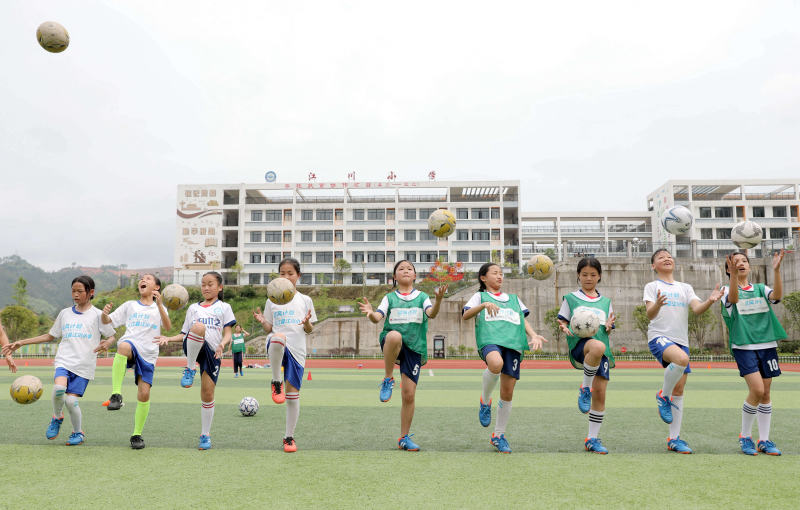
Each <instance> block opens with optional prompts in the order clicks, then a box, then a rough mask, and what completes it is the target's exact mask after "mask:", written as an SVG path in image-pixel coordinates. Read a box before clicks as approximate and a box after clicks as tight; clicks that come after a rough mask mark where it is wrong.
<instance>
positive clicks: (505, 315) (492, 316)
mask: <svg viewBox="0 0 800 510" xmlns="http://www.w3.org/2000/svg"><path fill="white" fill-rule="evenodd" d="M478 281H479V283H480V285H479V288H478V292H476V293H475V294H473V296H472V297H471V298H470V299H469V301H467V304H466V305H464V309H463V310H462V311H461V318H462V319H463V320H469V319H472V318H473V317H474V318H475V341H476V342H477V344H478V352H479V353H480V355H481V359H482V360H483V361H484V363H486V370H485V371H484V372H483V392H482V394H481V401H480V407H479V409H478V421H480V424H481V425H483V426H484V427H488V426H489V424H490V423H491V422H492V399H491V396H492V391H493V390H494V388H495V386H496V385H497V381H498V379H499V380H500V401H499V402H498V404H497V421H496V422H495V428H494V433H493V434H492V437H491V438H490V439H489V443H490V444H491V445H492V446H494V447H495V448H496V449H497V451H498V452H500V453H511V447H510V446H509V445H508V441H507V440H506V437H505V432H506V426H507V425H508V419H509V418H510V416H511V400H512V398H513V396H514V386H515V385H516V384H517V380H518V379H519V372H520V363H521V361H522V352H523V351H525V350H526V349H530V350H531V351H535V350H537V349H539V348H541V347H542V342H546V341H547V340H545V339H544V337H542V336H540V335H538V334H537V333H536V332H535V331H534V330H533V328H532V327H531V325H530V324H528V321H527V320H525V317H527V316H528V314H529V313H530V312H529V311H528V308H527V307H526V306H525V305H524V304H523V303H522V300H520V299H519V297H517V296H516V295H514V294H506V293H505V292H502V291H501V290H500V287H501V286H502V285H503V269H502V268H501V267H500V266H498V265H497V264H495V263H493V262H487V263H486V264H484V265H482V266H481V268H480V269H479V270H478Z"/></svg>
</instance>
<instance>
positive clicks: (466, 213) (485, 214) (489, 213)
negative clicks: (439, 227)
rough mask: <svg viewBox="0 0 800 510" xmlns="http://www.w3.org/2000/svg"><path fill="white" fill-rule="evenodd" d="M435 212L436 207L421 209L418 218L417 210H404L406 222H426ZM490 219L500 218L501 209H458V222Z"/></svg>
mask: <svg viewBox="0 0 800 510" xmlns="http://www.w3.org/2000/svg"><path fill="white" fill-rule="evenodd" d="M435 210H436V208H435V207H420V208H419V216H417V209H404V210H403V218H404V219H406V220H416V219H417V218H419V219H421V220H426V219H428V217H429V216H430V215H431V214H433V211H435ZM470 212H471V213H472V214H471V215H470ZM490 217H491V218H492V219H497V218H500V208H499V207H473V208H472V209H470V208H468V207H459V208H457V209H456V219H457V220H468V219H470V218H471V219H473V220H488V219H489V218H490Z"/></svg>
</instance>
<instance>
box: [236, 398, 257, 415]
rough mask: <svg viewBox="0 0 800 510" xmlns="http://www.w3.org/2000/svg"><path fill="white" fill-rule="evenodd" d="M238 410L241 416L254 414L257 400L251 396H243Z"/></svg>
mask: <svg viewBox="0 0 800 510" xmlns="http://www.w3.org/2000/svg"><path fill="white" fill-rule="evenodd" d="M239 412H240V413H242V416H255V415H256V413H257V412H258V400H256V399H255V398H253V397H244V398H243V399H242V401H241V402H239Z"/></svg>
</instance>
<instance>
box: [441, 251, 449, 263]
mask: <svg viewBox="0 0 800 510" xmlns="http://www.w3.org/2000/svg"><path fill="white" fill-rule="evenodd" d="M439 260H441V261H442V262H447V261H448V260H450V256H449V255H448V253H447V252H446V251H440V252H439Z"/></svg>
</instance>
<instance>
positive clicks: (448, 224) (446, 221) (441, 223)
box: [428, 209, 456, 237]
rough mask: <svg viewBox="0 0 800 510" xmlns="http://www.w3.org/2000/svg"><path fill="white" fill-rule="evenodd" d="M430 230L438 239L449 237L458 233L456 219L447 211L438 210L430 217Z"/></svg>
mask: <svg viewBox="0 0 800 510" xmlns="http://www.w3.org/2000/svg"><path fill="white" fill-rule="evenodd" d="M428 229H429V230H430V231H431V234H433V235H435V236H436V237H447V236H449V235H450V234H452V233H453V232H455V231H456V217H455V216H453V213H451V212H450V211H448V210H447V209H436V210H435V211H433V212H432V213H431V215H430V217H428Z"/></svg>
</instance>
